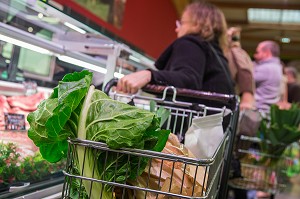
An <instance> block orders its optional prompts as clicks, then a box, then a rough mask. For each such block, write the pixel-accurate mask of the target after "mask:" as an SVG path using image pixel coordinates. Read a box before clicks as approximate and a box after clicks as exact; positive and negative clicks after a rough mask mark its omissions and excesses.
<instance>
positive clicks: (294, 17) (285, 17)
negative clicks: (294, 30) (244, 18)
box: [248, 8, 300, 24]
mask: <svg viewBox="0 0 300 199" xmlns="http://www.w3.org/2000/svg"><path fill="white" fill-rule="evenodd" d="M248 21H249V22H252V23H253V22H255V23H279V24H300V10H281V9H260V8H249V9H248Z"/></svg>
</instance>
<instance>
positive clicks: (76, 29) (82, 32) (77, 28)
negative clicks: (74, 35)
mask: <svg viewBox="0 0 300 199" xmlns="http://www.w3.org/2000/svg"><path fill="white" fill-rule="evenodd" d="M64 24H65V26H67V27H69V28H71V29H73V30H75V31H77V32H79V33H81V34H85V33H86V31H85V30H83V29H81V28H79V27H77V26H75V25H73V24H71V23H68V22H64Z"/></svg>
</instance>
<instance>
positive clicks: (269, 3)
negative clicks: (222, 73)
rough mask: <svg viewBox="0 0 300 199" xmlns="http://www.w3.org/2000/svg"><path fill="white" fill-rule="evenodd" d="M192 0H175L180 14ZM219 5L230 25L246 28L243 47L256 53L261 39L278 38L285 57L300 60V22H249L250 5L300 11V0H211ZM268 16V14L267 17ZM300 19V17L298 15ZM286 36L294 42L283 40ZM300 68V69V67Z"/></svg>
mask: <svg viewBox="0 0 300 199" xmlns="http://www.w3.org/2000/svg"><path fill="white" fill-rule="evenodd" d="M191 1H192V0H173V3H174V5H175V7H176V8H177V11H178V13H179V16H180V13H181V12H182V10H183V8H184V7H185V5H186V4H188V3H189V2H191ZM207 1H209V2H211V3H213V4H215V5H216V6H218V7H219V8H220V9H221V10H222V11H223V12H224V14H225V17H226V20H227V23H228V26H229V27H230V26H240V27H242V36H241V39H242V46H243V48H244V49H245V50H246V51H247V52H248V53H249V54H250V55H251V56H252V55H253V53H254V52H255V48H256V46H257V44H258V43H259V42H260V41H263V40H276V41H278V43H279V44H280V47H281V58H282V59H283V60H284V61H286V62H287V61H292V60H296V59H298V60H299V59H300V23H299V24H298V25H296V24H281V23H249V22H248V19H247V10H248V9H249V8H263V9H287V10H298V11H300V0H207ZM267 17H268V16H266V18H267ZM298 18H299V17H298ZM283 37H286V38H289V39H290V43H282V42H281V39H282V38H283ZM299 69H300V67H299ZM299 71H300V70H299Z"/></svg>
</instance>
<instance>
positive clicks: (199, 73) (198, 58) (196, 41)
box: [151, 35, 233, 94]
mask: <svg viewBox="0 0 300 199" xmlns="http://www.w3.org/2000/svg"><path fill="white" fill-rule="evenodd" d="M211 45H212V46H213V48H214V49H215V51H216V52H217V53H218V55H219V57H220V59H221V60H222V62H223V65H224V66H225V67H226V70H227V72H228V74H229V70H228V64H227V60H226V58H225V57H224V56H223V53H222V50H221V49H220V47H219V45H218V43H217V42H211ZM155 66H156V67H157V69H158V70H159V71H154V70H151V73H152V79H151V83H152V84H163V85H172V86H175V87H177V88H188V89H193V90H200V91H211V92H217V93H223V94H232V93H231V91H233V82H232V81H231V82H229V81H228V80H227V79H226V76H225V74H224V70H223V69H222V66H221V65H220V63H219V61H218V59H217V57H216V55H215V54H214V53H213V52H212V50H211V49H210V47H209V45H208V42H206V41H204V40H203V39H201V38H200V37H199V36H196V35H186V36H183V37H180V38H178V39H176V40H175V41H174V42H173V43H172V44H171V45H170V46H169V47H168V48H167V49H166V50H165V51H164V52H163V53H162V54H161V56H160V57H159V58H158V59H157V61H156V63H155Z"/></svg>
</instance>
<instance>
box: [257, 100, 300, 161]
mask: <svg viewBox="0 0 300 199" xmlns="http://www.w3.org/2000/svg"><path fill="white" fill-rule="evenodd" d="M270 116H271V119H270V121H268V120H266V119H264V120H263V121H262V122H261V125H260V129H259V132H260V135H259V137H260V138H262V142H261V149H262V152H264V153H266V154H269V155H270V156H271V157H272V158H270V159H269V161H271V164H274V163H276V162H277V161H278V160H279V159H280V156H281V155H282V154H283V152H284V150H285V149H286V147H287V146H288V145H290V144H291V143H293V142H296V141H298V140H299V139H300V129H299V124H300V108H299V107H298V105H296V104H292V106H291V108H290V109H288V110H281V109H279V107H278V106H276V105H272V106H271V112H270Z"/></svg>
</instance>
